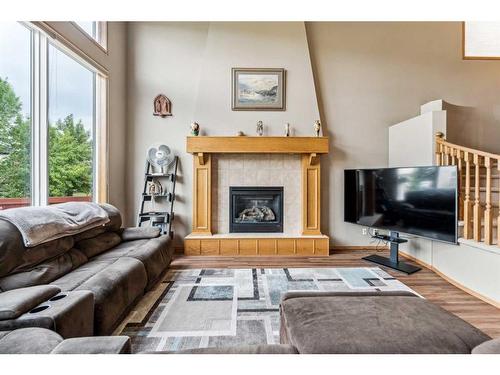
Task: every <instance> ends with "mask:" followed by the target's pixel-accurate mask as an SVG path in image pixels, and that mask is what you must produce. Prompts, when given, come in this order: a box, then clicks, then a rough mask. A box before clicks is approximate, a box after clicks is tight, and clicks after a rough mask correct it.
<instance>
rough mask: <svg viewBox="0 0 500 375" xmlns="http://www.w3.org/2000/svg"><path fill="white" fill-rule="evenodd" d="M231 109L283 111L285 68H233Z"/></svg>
mask: <svg viewBox="0 0 500 375" xmlns="http://www.w3.org/2000/svg"><path fill="white" fill-rule="evenodd" d="M231 87H232V103H231V104H232V109H233V111H284V110H285V69H271V68H233V69H232V85H231Z"/></svg>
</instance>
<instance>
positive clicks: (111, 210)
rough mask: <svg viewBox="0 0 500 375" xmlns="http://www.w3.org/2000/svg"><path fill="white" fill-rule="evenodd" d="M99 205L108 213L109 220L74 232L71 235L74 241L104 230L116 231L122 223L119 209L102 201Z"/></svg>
mask: <svg viewBox="0 0 500 375" xmlns="http://www.w3.org/2000/svg"><path fill="white" fill-rule="evenodd" d="M100 206H101V207H102V208H103V209H104V211H106V213H107V214H108V217H109V221H108V222H107V223H106V224H104V225H102V226H99V227H96V228H92V229H89V230H87V231H85V232H82V233H78V234H76V235H75V236H73V238H74V240H75V242H79V241H81V240H87V239H89V238H93V237H95V236H98V235H99V234H102V233H105V232H117V231H119V230H120V227H121V225H122V216H121V214H120V211H118V209H117V208H116V207H114V206H112V205H110V204H107V203H102V204H101V205H100Z"/></svg>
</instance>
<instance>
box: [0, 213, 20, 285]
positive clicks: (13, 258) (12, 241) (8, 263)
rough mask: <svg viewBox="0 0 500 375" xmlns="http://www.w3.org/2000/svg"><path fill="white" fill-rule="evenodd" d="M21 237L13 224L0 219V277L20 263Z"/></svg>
mask: <svg viewBox="0 0 500 375" xmlns="http://www.w3.org/2000/svg"><path fill="white" fill-rule="evenodd" d="M23 250H24V246H23V237H22V236H21V233H20V232H19V231H18V230H17V228H16V226H15V225H14V224H11V223H9V222H8V221H6V220H3V219H0V277H2V276H5V275H7V274H9V272H10V271H12V270H13V269H14V268H16V267H17V266H19V265H20V264H21V263H22V256H23Z"/></svg>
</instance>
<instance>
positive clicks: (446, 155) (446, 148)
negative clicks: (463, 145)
mask: <svg viewBox="0 0 500 375" xmlns="http://www.w3.org/2000/svg"><path fill="white" fill-rule="evenodd" d="M450 152H451V149H450V147H449V146H444V163H443V165H450Z"/></svg>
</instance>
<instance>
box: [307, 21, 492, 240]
mask: <svg viewBox="0 0 500 375" xmlns="http://www.w3.org/2000/svg"><path fill="white" fill-rule="evenodd" d="M306 28H307V35H308V39H309V49H310V51H311V60H312V62H313V71H314V73H315V78H316V83H317V89H318V97H319V103H320V111H321V114H322V119H323V123H324V125H325V126H326V128H327V129H328V133H329V135H330V137H331V138H332V144H331V145H332V152H331V156H330V168H329V170H328V172H327V175H326V176H324V177H325V178H324V179H323V181H324V182H325V185H324V186H323V188H324V191H325V189H328V190H327V191H328V194H324V195H323V196H326V195H328V196H329V198H330V199H329V201H328V202H325V204H326V205H327V209H326V210H323V212H324V213H325V217H324V221H325V222H328V229H329V234H330V235H331V236H332V237H333V243H334V245H364V244H368V239H367V238H364V237H362V236H361V228H360V227H358V226H355V225H351V224H345V223H344V222H343V169H344V168H356V167H383V166H386V165H387V162H388V130H387V128H388V126H389V125H391V124H395V123H398V122H401V121H403V120H406V119H408V118H410V117H413V116H416V115H417V114H418V113H419V109H420V105H421V104H423V103H426V102H428V101H431V100H435V99H444V100H446V101H447V102H450V103H453V104H457V105H463V106H471V107H477V113H478V115H479V116H480V118H481V122H480V123H474V124H471V125H470V127H469V129H467V130H466V131H467V133H464V137H463V139H462V140H463V143H467V144H468V145H470V146H473V147H475V146H480V147H481V148H483V149H487V150H492V151H497V152H500V142H498V140H499V139H500V100H499V96H498V93H499V88H500V62H499V61H464V60H462V59H461V24H460V23H458V22H455V23H444V22H440V23H401V22H397V23H339V22H334V23H307V24H306ZM449 126H451V125H449Z"/></svg>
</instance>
